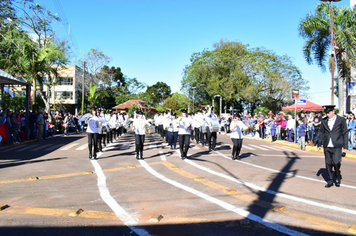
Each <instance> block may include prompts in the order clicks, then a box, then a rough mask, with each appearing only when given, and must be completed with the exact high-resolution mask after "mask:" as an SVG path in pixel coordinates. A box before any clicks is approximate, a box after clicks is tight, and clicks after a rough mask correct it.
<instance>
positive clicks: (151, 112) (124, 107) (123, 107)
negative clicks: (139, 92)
mask: <svg viewBox="0 0 356 236" xmlns="http://www.w3.org/2000/svg"><path fill="white" fill-rule="evenodd" d="M134 104H135V105H136V107H137V108H141V109H142V110H143V111H144V112H148V114H149V115H154V114H156V113H157V112H158V111H157V110H156V109H155V108H154V107H151V106H148V105H146V102H145V101H142V100H139V99H136V100H128V101H126V102H124V103H121V104H119V105H117V106H114V107H112V110H113V111H116V112H119V111H124V112H126V113H128V111H129V108H130V107H131V106H132V105H134Z"/></svg>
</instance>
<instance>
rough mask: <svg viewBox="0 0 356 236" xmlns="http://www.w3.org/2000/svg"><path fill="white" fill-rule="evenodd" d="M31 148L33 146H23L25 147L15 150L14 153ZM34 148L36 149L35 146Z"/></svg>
mask: <svg viewBox="0 0 356 236" xmlns="http://www.w3.org/2000/svg"><path fill="white" fill-rule="evenodd" d="M32 147H33V146H25V147H22V148H19V149H16V150H15V152H21V151H23V150H26V149H30V148H32ZM35 147H37V146H35Z"/></svg>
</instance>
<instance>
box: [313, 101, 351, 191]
mask: <svg viewBox="0 0 356 236" xmlns="http://www.w3.org/2000/svg"><path fill="white" fill-rule="evenodd" d="M334 107H335V106H334V105H332V106H324V109H325V113H326V115H327V117H326V118H325V119H323V120H322V122H321V125H320V130H319V137H318V149H319V150H320V149H321V145H323V147H324V156H325V165H326V171H327V175H328V180H327V184H326V185H325V188H330V187H331V186H333V185H334V180H333V173H332V167H334V169H335V177H336V180H335V186H336V187H340V184H341V178H342V177H341V171H340V167H341V156H342V153H343V152H344V153H346V151H347V147H348V130H347V125H346V120H345V119H344V118H342V117H340V116H338V115H336V114H335V111H334ZM342 149H343V150H342Z"/></svg>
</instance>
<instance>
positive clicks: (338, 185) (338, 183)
mask: <svg viewBox="0 0 356 236" xmlns="http://www.w3.org/2000/svg"><path fill="white" fill-rule="evenodd" d="M340 184H341V180H339V179H337V180H336V181H335V186H336V187H340Z"/></svg>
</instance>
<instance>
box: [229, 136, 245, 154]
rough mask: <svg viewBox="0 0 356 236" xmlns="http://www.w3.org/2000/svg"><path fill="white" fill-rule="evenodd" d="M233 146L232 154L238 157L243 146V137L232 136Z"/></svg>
mask: <svg viewBox="0 0 356 236" xmlns="http://www.w3.org/2000/svg"><path fill="white" fill-rule="evenodd" d="M231 141H232V144H233V147H232V156H233V157H237V156H239V155H240V152H241V148H242V141H243V139H242V138H241V139H240V138H232V139H231Z"/></svg>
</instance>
